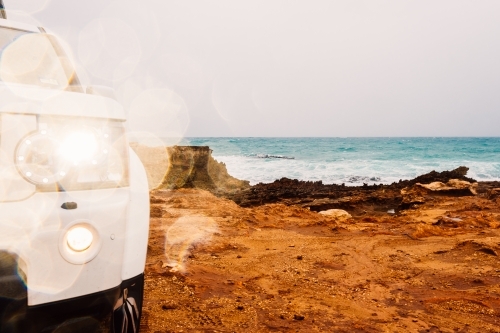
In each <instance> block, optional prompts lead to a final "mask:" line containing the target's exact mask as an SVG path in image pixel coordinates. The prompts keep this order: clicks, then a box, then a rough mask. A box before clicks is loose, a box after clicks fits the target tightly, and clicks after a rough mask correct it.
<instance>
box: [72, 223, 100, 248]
mask: <svg viewBox="0 0 500 333" xmlns="http://www.w3.org/2000/svg"><path fill="white" fill-rule="evenodd" d="M66 239H67V242H68V247H69V248H70V249H71V250H73V251H75V252H82V251H85V250H86V249H88V248H89V247H90V245H92V241H93V240H94V236H93V235H92V231H90V230H89V229H88V228H86V227H84V226H75V227H73V228H71V229H69V230H68V232H67V234H66Z"/></svg>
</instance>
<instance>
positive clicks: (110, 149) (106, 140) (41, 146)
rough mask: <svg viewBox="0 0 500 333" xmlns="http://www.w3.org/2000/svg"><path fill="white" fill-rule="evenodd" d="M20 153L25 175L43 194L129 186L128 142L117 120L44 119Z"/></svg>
mask: <svg viewBox="0 0 500 333" xmlns="http://www.w3.org/2000/svg"><path fill="white" fill-rule="evenodd" d="M38 128H39V129H38V131H36V132H34V133H31V134H29V135H28V136H26V137H25V138H23V139H22V140H21V141H20V142H19V144H18V146H17V149H16V156H15V159H16V166H17V169H18V171H19V172H20V173H21V175H22V176H23V177H24V178H25V179H26V180H28V181H29V182H31V183H33V184H35V185H37V186H38V188H39V189H40V190H45V191H51V190H52V191H53V190H65V191H68V190H84V189H93V188H110V187H120V186H126V185H128V168H127V167H128V163H127V156H128V155H127V152H128V151H127V143H126V139H125V136H124V128H123V125H122V123H121V122H119V121H106V120H88V119H86V120H80V121H79V122H76V121H74V120H73V121H70V120H68V119H67V118H62V117H55V118H54V117H40V119H39V121H38Z"/></svg>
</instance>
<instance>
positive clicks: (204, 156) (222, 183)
mask: <svg viewBox="0 0 500 333" xmlns="http://www.w3.org/2000/svg"><path fill="white" fill-rule="evenodd" d="M131 147H132V149H134V151H135V152H136V153H137V155H138V156H139V158H140V159H141V161H142V163H143V164H144V166H145V168H146V172H147V174H148V181H149V183H150V188H151V189H153V188H156V189H179V188H200V189H204V190H208V191H211V192H214V193H219V194H221V193H226V192H229V193H230V192H233V191H235V190H240V189H245V188H249V187H250V185H249V182H248V181H243V180H239V179H236V178H234V177H232V176H231V175H229V174H228V172H227V169H226V165H225V164H224V163H222V162H217V161H216V160H215V159H214V158H213V157H212V150H211V149H210V148H209V147H208V146H173V147H166V148H165V147H146V146H142V145H138V144H131Z"/></svg>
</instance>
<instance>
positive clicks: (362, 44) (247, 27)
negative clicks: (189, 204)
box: [4, 0, 500, 136]
mask: <svg viewBox="0 0 500 333" xmlns="http://www.w3.org/2000/svg"><path fill="white" fill-rule="evenodd" d="M4 2H5V5H6V7H7V9H11V10H16V9H19V10H22V11H24V12H28V13H31V17H32V19H34V20H38V21H39V22H40V24H42V25H43V26H46V27H47V28H49V29H52V30H53V31H54V32H56V33H58V34H59V35H60V36H61V37H62V38H63V39H65V40H66V41H67V42H68V43H69V45H70V46H71V48H72V49H73V50H74V54H75V59H76V61H77V62H78V63H80V64H81V66H82V67H83V68H85V70H86V73H87V74H86V75H87V76H88V80H90V81H91V82H93V83H99V84H104V85H109V86H113V87H114V88H115V89H117V91H118V95H119V97H120V100H121V101H122V102H123V104H124V105H125V107H126V108H127V110H129V112H130V113H131V119H132V122H133V123H134V124H135V125H134V126H133V127H134V128H133V129H135V130H137V131H148V132H151V133H153V134H155V135H157V136H161V135H163V133H178V134H180V135H185V136H500V61H499V59H500V38H499V36H500V20H499V16H498V13H500V1H498V0H493V1H486V0H482V1H470V0H469V1H462V0H442V1H436V0H419V1H401V0H393V1H376V0H367V1H352V0H349V1H333V0H325V1H314V0H312V1H311V0H309V1H291V0H283V1H274V0H252V1H237V0H227V1H219V0H214V1H189V0H182V1H169V0H141V1H131V0H124V1H108V0H87V1H76V0H47V1H45V2H44V1H40V0H36V1H35V0H4ZM16 6H17V7H16ZM16 15H17V16H16ZM13 17H20V18H21V17H22V15H20V13H19V12H17V13H13ZM23 19H25V20H28V19H31V18H29V17H28V16H24V18H23Z"/></svg>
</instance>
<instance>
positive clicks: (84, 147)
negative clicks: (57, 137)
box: [59, 131, 99, 165]
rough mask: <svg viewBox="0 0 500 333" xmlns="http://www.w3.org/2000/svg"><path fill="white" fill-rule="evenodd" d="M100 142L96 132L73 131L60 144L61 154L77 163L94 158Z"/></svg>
mask: <svg viewBox="0 0 500 333" xmlns="http://www.w3.org/2000/svg"><path fill="white" fill-rule="evenodd" d="M98 148H99V143H98V142H97V138H96V136H95V135H94V133H92V132H90V131H88V132H77V133H71V134H69V135H68V136H67V137H65V138H64V139H63V141H62V142H61V145H60V146H59V155H60V156H61V157H62V158H63V159H66V160H67V161H69V162H72V163H73V164H75V165H77V164H78V163H80V162H82V161H88V160H92V159H93V158H94V157H95V155H96V154H97V151H98Z"/></svg>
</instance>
